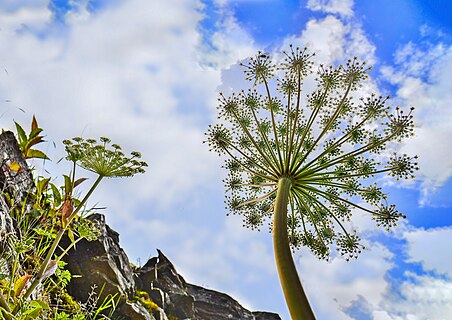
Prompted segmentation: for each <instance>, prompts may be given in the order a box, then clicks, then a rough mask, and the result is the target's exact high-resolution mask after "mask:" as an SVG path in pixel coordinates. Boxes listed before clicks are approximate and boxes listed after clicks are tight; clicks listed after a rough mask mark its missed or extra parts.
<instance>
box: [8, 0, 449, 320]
mask: <svg viewBox="0 0 452 320" xmlns="http://www.w3.org/2000/svg"><path fill="white" fill-rule="evenodd" d="M450 12H452V6H451V4H450V1H446V0H436V1H420V0H411V1H408V0H380V1H378V2H377V1H364V0H356V1H353V0H307V1H306V0H304V1H282V0H213V1H195V0H191V1H185V0H166V1H158V0H128V1H125V0H124V1H121V0H72V1H71V0H53V1H45V0H19V1H18V0H0V125H1V127H2V128H9V129H13V128H14V122H13V121H14V120H15V121H18V122H20V123H21V124H23V125H24V126H26V127H28V126H29V123H30V122H31V117H32V115H33V114H34V115H36V117H37V119H38V122H39V124H40V125H41V127H43V128H44V129H45V131H44V133H45V134H46V139H47V141H48V143H47V144H46V145H41V148H42V149H43V150H44V151H45V152H47V154H48V155H49V156H50V157H51V158H52V160H53V162H46V163H45V164H44V166H42V164H40V163H38V162H36V163H35V164H36V165H37V166H38V167H39V168H41V167H42V169H39V170H40V173H42V174H44V175H48V173H46V171H48V172H51V174H52V176H54V177H57V176H58V175H59V174H62V173H65V172H67V171H66V170H69V169H68V167H67V166H66V165H65V164H64V162H61V163H59V164H57V163H56V162H57V160H58V159H60V158H61V157H63V156H64V148H63V146H62V144H61V141H62V139H65V138H71V137H73V136H83V137H99V136H108V137H110V138H111V139H112V140H113V142H116V143H119V144H120V145H122V146H123V147H124V148H125V149H126V150H130V151H132V150H138V151H141V152H142V154H143V159H144V160H146V161H147V162H148V163H149V165H150V167H149V170H148V172H147V173H146V174H145V175H142V176H139V177H134V178H131V179H120V180H107V181H104V182H103V183H102V185H101V186H100V188H99V189H98V190H97V191H96V193H95V194H94V197H93V201H92V204H93V205H94V204H98V205H99V206H102V207H107V209H106V210H104V211H103V213H105V214H106V216H107V222H108V223H109V224H110V225H111V226H112V227H113V228H114V229H115V230H117V231H118V232H119V233H120V235H121V236H120V240H121V245H122V246H123V248H124V249H125V250H126V252H127V253H128V255H129V257H130V260H131V262H133V263H135V264H141V265H142V264H144V263H145V262H146V260H147V259H148V258H149V257H151V256H154V255H155V254H156V251H155V249H156V248H159V249H161V250H162V251H163V252H164V253H165V254H166V255H167V256H168V257H169V258H170V260H171V261H173V263H174V264H175V266H176V268H177V270H178V271H179V273H181V274H182V275H183V276H184V277H185V279H186V280H187V281H188V282H191V283H195V284H198V285H202V286H205V287H207V288H211V289H215V290H219V291H222V292H226V293H228V294H229V295H231V296H233V297H234V298H235V299H237V300H238V301H240V303H242V304H243V305H244V306H245V307H247V308H249V309H251V310H266V311H272V312H277V313H279V314H280V315H281V316H282V318H283V319H289V317H288V313H287V311H286V307H285V303H284V299H283V296H282V293H281V290H280V287H279V281H278V278H277V273H276V269H275V265H274V261H273V253H272V246H271V243H272V242H271V235H270V234H269V233H268V232H266V229H265V228H264V229H263V230H262V231H261V232H253V231H249V230H245V229H242V228H241V224H242V222H241V220H240V218H239V217H232V216H230V217H226V213H227V212H226V210H225V209H224V203H223V201H224V187H223V184H222V179H223V178H224V176H225V174H226V173H225V172H224V171H223V170H222V169H221V159H219V158H218V157H217V155H216V154H214V153H210V152H209V151H208V148H207V146H206V145H203V144H202V141H203V140H204V132H205V130H206V128H207V126H208V124H210V123H213V122H215V121H216V99H217V96H218V92H219V90H222V91H225V92H230V91H231V90H240V89H242V88H246V87H247V86H248V84H247V83H245V82H244V80H243V78H242V73H241V70H240V67H239V66H238V62H239V61H240V60H242V59H245V58H247V57H249V56H251V55H254V54H255V53H256V52H257V50H263V51H265V52H269V53H272V52H277V51H279V50H280V49H283V48H287V46H288V44H289V43H294V44H301V45H303V46H304V45H307V46H308V47H309V48H310V50H311V51H313V52H316V53H317V56H316V61H317V62H318V63H326V64H333V65H337V64H340V63H341V62H344V61H345V60H346V59H348V58H350V57H353V56H355V55H356V56H358V57H360V58H361V59H363V60H366V61H367V62H368V63H370V64H371V65H373V70H372V72H371V80H370V81H369V82H368V83H367V84H366V86H365V87H364V88H363V95H366V94H369V92H372V91H373V92H376V93H377V94H380V93H381V94H383V95H388V94H389V95H391V96H392V99H391V100H390V104H391V105H393V106H396V105H400V106H404V107H410V106H415V107H416V110H415V121H416V135H415V137H413V138H412V139H410V140H409V141H406V142H405V143H404V144H403V145H402V146H401V147H400V150H401V152H406V153H409V154H411V155H415V154H417V155H419V157H420V159H419V162H420V167H421V169H420V171H419V172H418V174H417V178H416V180H415V181H413V182H410V183H405V184H402V185H396V184H394V183H392V182H391V181H389V180H382V181H380V183H382V184H384V189H385V191H387V192H388V193H389V194H390V201H392V202H396V203H397V204H398V209H399V210H400V211H402V212H403V213H405V214H406V215H407V216H408V219H407V220H406V221H405V222H404V223H402V224H401V225H400V226H399V227H397V228H396V229H395V230H394V231H393V232H390V233H387V232H385V231H383V230H378V229H376V227H375V225H374V223H373V222H372V221H371V219H370V217H369V216H367V215H365V214H364V213H359V212H358V213H356V214H355V217H354V219H353V221H352V224H353V226H354V227H356V228H357V229H358V231H359V233H360V234H361V236H362V237H363V238H364V239H365V244H366V247H367V248H368V250H366V251H365V252H364V253H363V254H362V255H361V256H360V257H359V259H358V260H356V261H351V262H348V263H347V262H345V261H344V260H343V259H341V258H340V257H333V258H332V259H331V260H330V261H329V262H325V261H318V260H317V259H316V258H315V257H314V256H313V255H312V254H310V253H309V252H307V250H304V249H302V250H300V251H299V252H297V253H295V255H294V259H295V261H296V264H297V268H298V270H299V274H300V277H301V279H302V282H303V285H304V287H305V291H306V292H307V295H308V297H309V299H310V301H311V303H312V306H313V309H314V311H315V313H316V315H317V317H318V319H326V320H329V319H331V320H337V319H339V320H341V319H359V320H368V319H375V320H386V319H388V320H389V319H391V320H396V319H397V320H399V319H410V320H412V319H416V320H417V319H419V320H420V319H438V320H440V319H444V320H447V319H451V318H450V315H451V314H452V250H450V244H451V241H452V216H451V214H452V212H451V207H452V197H451V196H450V194H452V180H451V175H452V160H451V159H452V158H451V154H452V107H451V104H452V81H451V74H452V36H451V29H452V25H451V20H450ZM80 173H81V174H83V175H84V176H89V174H86V173H82V172H80ZM91 178H92V177H91ZM55 179H56V180H55V182H56V183H61V182H62V180H61V178H55ZM91 180H92V179H91ZM448 316H449V318H448Z"/></svg>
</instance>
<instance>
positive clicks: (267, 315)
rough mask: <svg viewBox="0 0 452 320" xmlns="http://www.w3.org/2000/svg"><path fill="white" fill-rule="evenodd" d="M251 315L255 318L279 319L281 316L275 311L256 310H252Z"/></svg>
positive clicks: (264, 319) (260, 319)
mask: <svg viewBox="0 0 452 320" xmlns="http://www.w3.org/2000/svg"><path fill="white" fill-rule="evenodd" d="M253 315H254V318H255V319H256V320H281V317H280V316H279V314H277V313H271V312H263V311H256V312H253Z"/></svg>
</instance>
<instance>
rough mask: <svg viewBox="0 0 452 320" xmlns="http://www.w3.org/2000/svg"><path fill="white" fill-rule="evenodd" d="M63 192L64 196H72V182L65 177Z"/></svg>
mask: <svg viewBox="0 0 452 320" xmlns="http://www.w3.org/2000/svg"><path fill="white" fill-rule="evenodd" d="M64 192H65V193H66V194H72V180H71V178H69V176H67V175H64Z"/></svg>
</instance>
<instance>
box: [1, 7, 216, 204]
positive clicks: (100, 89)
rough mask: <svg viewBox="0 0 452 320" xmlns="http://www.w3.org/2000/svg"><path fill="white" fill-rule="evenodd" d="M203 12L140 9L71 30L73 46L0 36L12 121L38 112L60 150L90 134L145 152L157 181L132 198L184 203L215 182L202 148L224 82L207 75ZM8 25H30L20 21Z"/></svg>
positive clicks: (111, 13)
mask: <svg viewBox="0 0 452 320" xmlns="http://www.w3.org/2000/svg"><path fill="white" fill-rule="evenodd" d="M137 8H140V9H137ZM200 8H201V6H200V4H198V3H193V2H191V3H188V2H187V3H184V4H180V3H179V2H178V1H173V2H171V1H167V2H165V3H164V4H163V3H162V2H158V1H152V2H147V1H138V0H135V1H128V2H126V3H123V4H122V5H121V6H119V7H117V8H114V10H113V9H111V10H107V11H105V12H102V13H99V14H97V15H95V16H92V17H90V19H88V20H85V21H83V22H81V21H79V22H76V21H73V22H72V24H71V26H70V28H69V30H68V31H67V32H68V34H67V38H59V37H58V36H54V37H52V36H50V37H48V38H45V39H39V38H38V37H37V36H35V35H34V34H33V33H27V32H25V33H21V34H17V33H8V34H5V33H2V34H1V35H0V37H1V38H0V52H1V55H2V57H3V59H2V60H3V61H2V63H3V64H4V67H5V68H6V69H7V70H8V74H2V76H1V78H0V84H1V94H2V96H4V97H7V99H9V100H11V103H10V104H9V106H8V108H9V109H8V112H7V116H9V117H11V116H12V117H21V118H24V117H23V116H21V115H19V114H18V113H17V109H16V108H17V107H21V108H22V109H25V110H26V111H27V112H28V116H27V117H30V116H31V113H35V114H36V115H37V117H38V120H39V121H40V122H41V125H42V126H43V127H44V128H45V129H46V132H47V134H48V135H49V137H50V138H51V139H52V140H55V141H60V140H61V139H62V138H63V137H71V136H74V135H80V134H82V132H83V135H85V136H99V135H107V136H110V137H112V138H113V140H114V141H117V142H119V143H120V144H122V145H123V146H127V147H128V148H131V149H138V150H140V151H142V153H143V156H144V158H145V159H146V160H147V161H148V162H149V164H150V170H149V171H150V174H149V175H147V177H146V179H141V180H140V183H141V184H140V186H138V185H136V184H133V183H131V184H128V187H129V188H132V189H129V190H130V191H131V190H134V191H133V192H136V193H138V194H141V196H142V197H145V196H146V197H148V198H149V199H154V200H156V201H158V203H160V204H170V203H172V202H173V203H174V201H175V199H178V197H180V198H183V196H184V195H186V194H187V193H188V192H189V190H190V189H191V188H193V187H195V186H197V185H199V184H202V183H204V182H206V181H207V180H208V177H211V176H212V175H213V174H215V173H214V170H215V169H216V164H217V162H216V159H215V157H214V156H213V155H210V154H209V153H208V151H207V148H206V147H205V146H203V145H202V143H201V142H202V141H203V139H204V137H203V134H202V130H203V128H200V124H203V123H205V122H206V121H207V119H208V118H209V115H210V113H209V110H210V109H209V107H210V106H209V104H210V103H211V102H213V101H214V99H215V88H216V86H217V85H218V83H219V79H220V77H219V72H218V71H216V70H214V69H212V68H207V67H202V66H201V65H202V64H203V59H204V57H203V56H200V50H199V48H200V46H201V35H200V34H199V32H198V31H197V25H198V23H199V21H200V19H202V14H201V12H200V11H199V10H200ZM130 17H133V19H130ZM10 19H12V20H13V21H14V23H17V24H19V23H21V21H24V18H23V17H22V16H20V15H11V16H10ZM47 19H48V20H47V21H46V23H50V16H48V17H47ZM1 21H2V22H3V20H1ZM30 52H33V54H30ZM206 111H207V112H206ZM6 120H7V118H6V117H4V118H3V119H1V121H2V124H5V122H6ZM19 120H20V119H19ZM25 121H26V122H28V121H29V119H27V120H24V122H25ZM68 123H70V125H68ZM5 126H10V124H6V125H5ZM162 186H164V188H165V192H161V190H162ZM118 190H121V192H119V194H121V193H122V192H125V190H124V189H118ZM181 195H182V196H181Z"/></svg>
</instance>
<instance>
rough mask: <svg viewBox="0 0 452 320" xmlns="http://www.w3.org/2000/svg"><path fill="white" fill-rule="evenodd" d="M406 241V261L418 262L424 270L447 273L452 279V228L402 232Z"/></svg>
mask: <svg viewBox="0 0 452 320" xmlns="http://www.w3.org/2000/svg"><path fill="white" fill-rule="evenodd" d="M404 238H405V239H406V240H407V241H408V249H407V253H408V256H409V258H408V260H407V261H408V262H420V263H421V264H422V266H423V268H424V270H431V271H435V272H437V273H439V274H445V275H448V276H449V277H450V278H451V279H452V251H451V250H449V243H450V242H451V240H452V228H451V227H449V228H446V227H445V228H434V229H428V230H423V229H415V230H412V231H407V232H405V233H404Z"/></svg>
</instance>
